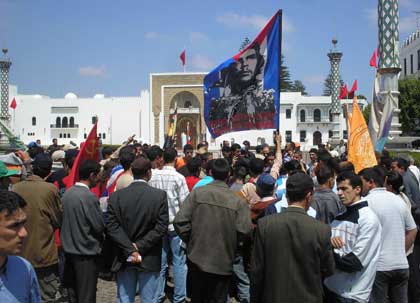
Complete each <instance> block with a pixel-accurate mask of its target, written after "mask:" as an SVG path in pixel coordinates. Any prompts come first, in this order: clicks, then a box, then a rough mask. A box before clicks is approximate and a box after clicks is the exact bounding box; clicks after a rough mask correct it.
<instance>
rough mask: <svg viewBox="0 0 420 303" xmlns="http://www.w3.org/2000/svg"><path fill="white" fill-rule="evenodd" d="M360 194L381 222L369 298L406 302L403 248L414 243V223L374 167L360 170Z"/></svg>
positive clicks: (405, 265) (415, 228)
mask: <svg viewBox="0 0 420 303" xmlns="http://www.w3.org/2000/svg"><path fill="white" fill-rule="evenodd" d="M359 176H361V178H362V182H363V195H364V196H365V198H366V200H367V201H368V205H369V207H370V208H371V209H372V210H373V211H374V212H375V214H376V215H377V216H378V218H379V221H380V222H381V225H382V234H381V252H380V255H379V260H378V265H377V268H376V276H375V282H374V284H373V288H372V294H371V297H370V302H372V303H376V302H378V303H379V302H387V298H389V301H388V302H395V303H397V302H398V303H406V302H408V299H407V287H408V277H409V269H408V262H407V257H406V250H408V248H410V247H411V245H412V244H413V243H414V240H415V238H416V234H417V226H416V223H415V222H414V219H413V216H412V215H411V213H410V211H409V209H408V208H407V207H406V206H405V203H404V201H403V200H402V199H401V198H400V197H399V196H397V195H395V194H393V193H391V192H389V191H387V190H386V188H385V187H383V186H384V181H385V180H384V179H383V177H382V175H381V172H380V171H378V169H377V168H365V169H363V170H362V171H360V172H359Z"/></svg>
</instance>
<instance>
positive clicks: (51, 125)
mask: <svg viewBox="0 0 420 303" xmlns="http://www.w3.org/2000/svg"><path fill="white" fill-rule="evenodd" d="M50 128H61V129H63V128H79V124H72V125H62V124H50Z"/></svg>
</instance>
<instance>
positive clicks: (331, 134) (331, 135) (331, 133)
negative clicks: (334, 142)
mask: <svg viewBox="0 0 420 303" xmlns="http://www.w3.org/2000/svg"><path fill="white" fill-rule="evenodd" d="M332 137H333V131H332V130H329V131H328V138H332Z"/></svg>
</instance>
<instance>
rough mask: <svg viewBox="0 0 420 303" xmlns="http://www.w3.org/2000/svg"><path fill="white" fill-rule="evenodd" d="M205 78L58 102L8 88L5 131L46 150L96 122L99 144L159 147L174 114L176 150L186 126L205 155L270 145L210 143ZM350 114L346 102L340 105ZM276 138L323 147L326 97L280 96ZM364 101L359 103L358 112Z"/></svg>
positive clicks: (255, 136)
mask: <svg viewBox="0 0 420 303" xmlns="http://www.w3.org/2000/svg"><path fill="white" fill-rule="evenodd" d="M205 75H206V73H174V74H170V73H165V74H151V75H150V92H149V91H142V92H141V94H140V96H138V97H106V96H104V95H102V94H97V95H95V96H94V97H92V98H79V97H77V96H76V95H75V94H73V93H68V94H67V95H66V96H65V97H64V98H50V97H48V96H42V95H21V94H19V93H18V91H17V88H16V87H15V86H11V87H10V99H11V100H12V99H13V98H15V99H16V102H17V107H16V109H15V110H12V109H10V114H11V117H12V118H11V121H10V128H11V129H12V130H13V132H14V133H15V134H16V135H18V136H19V137H20V139H21V140H22V141H23V142H25V143H28V142H30V141H35V140H37V139H39V140H41V143H42V144H44V145H49V144H50V142H51V140H52V139H53V138H57V139H58V141H59V144H67V143H69V142H70V141H73V142H75V143H77V144H79V143H80V142H82V141H84V139H85V138H86V136H87V135H88V133H89V131H90V129H91V128H92V125H93V124H94V123H95V121H96V119H98V120H99V122H98V136H99V138H100V139H101V140H102V143H103V144H120V143H122V142H123V141H125V140H126V139H127V137H128V136H130V135H133V134H135V135H136V138H137V139H138V140H139V141H141V142H147V143H151V144H155V143H156V144H159V145H161V146H163V143H164V140H165V134H166V133H167V129H168V123H169V119H170V115H171V114H172V113H173V112H174V111H175V108H176V109H177V128H176V133H177V138H178V140H177V148H179V149H181V148H182V145H183V144H185V143H186V142H185V140H183V139H182V138H185V134H186V133H187V125H188V127H189V132H190V137H191V143H192V144H193V145H194V146H196V144H197V143H199V142H200V141H203V140H205V141H208V142H209V145H210V150H218V149H219V148H220V146H221V144H222V142H223V141H225V140H227V141H229V142H231V143H234V142H235V143H239V144H242V142H243V141H244V140H248V141H250V143H251V145H253V146H255V145H258V144H262V143H268V144H273V130H272V129H268V130H250V131H241V132H235V133H228V134H224V135H222V136H220V137H218V138H216V139H213V138H211V136H210V133H209V131H208V129H207V127H206V124H205V122H204V118H203V112H204V95H203V79H204V76H205ZM342 102H343V103H347V104H348V108H349V111H350V112H352V100H342ZM280 103H281V106H280V133H281V134H282V137H283V142H284V143H286V142H291V141H293V142H299V143H300V145H301V149H302V150H309V149H310V148H311V147H313V146H317V145H318V144H320V143H327V142H328V141H329V140H330V139H331V137H332V136H333V129H334V126H336V122H333V121H332V115H331V97H329V96H303V95H302V94H301V93H299V92H286V93H281V94H280ZM366 105H367V102H366V101H365V100H359V106H361V108H362V109H363V108H364V107H365V106H366ZM338 123H339V129H340V137H341V138H344V139H347V126H346V120H345V118H344V117H343V114H340V118H339V122H338Z"/></svg>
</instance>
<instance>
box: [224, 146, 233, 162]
mask: <svg viewBox="0 0 420 303" xmlns="http://www.w3.org/2000/svg"><path fill="white" fill-rule="evenodd" d="M222 157H223V158H224V159H226V160H227V161H228V162H229V164H231V163H232V148H231V147H230V146H226V145H223V147H222Z"/></svg>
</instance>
